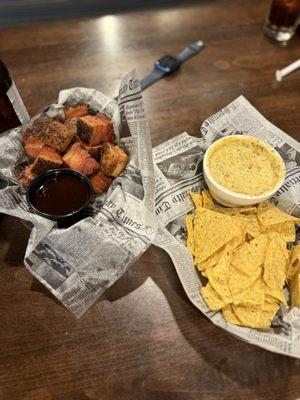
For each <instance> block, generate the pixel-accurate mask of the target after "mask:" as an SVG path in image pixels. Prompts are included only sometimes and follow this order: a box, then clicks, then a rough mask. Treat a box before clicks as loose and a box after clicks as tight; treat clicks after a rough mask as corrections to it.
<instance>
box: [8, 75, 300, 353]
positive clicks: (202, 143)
mask: <svg viewBox="0 0 300 400" xmlns="http://www.w3.org/2000/svg"><path fill="white" fill-rule="evenodd" d="M68 101H72V102H86V103H88V104H89V105H90V106H91V107H92V108H94V109H96V110H97V111H99V112H105V113H106V114H107V115H108V116H110V117H111V118H112V119H113V122H114V126H115V130H116V134H117V137H118V142H119V144H120V145H121V146H123V147H124V148H125V150H126V151H127V152H128V153H129V155H130V161H129V163H128V165H127V167H126V169H125V171H124V173H123V174H122V175H121V176H119V177H118V178H117V179H115V181H114V182H113V184H112V185H111V186H110V188H109V190H108V192H107V193H105V194H103V195H101V196H98V197H97V199H96V201H95V202H94V203H93V206H92V213H91V216H90V217H87V218H85V219H83V220H81V221H80V222H78V223H76V224H75V225H73V226H71V227H70V228H68V229H57V228H56V225H55V223H54V222H52V221H49V220H46V219H44V218H41V217H40V216H38V215H36V214H34V213H32V212H31V211H30V209H29V207H28V205H27V202H26V200H25V191H24V189H23V188H22V187H21V186H20V185H19V184H18V182H17V180H16V176H17V173H18V172H20V171H19V170H18V168H19V167H20V165H23V164H24V162H26V157H25V156H24V150H23V147H22V141H21V134H22V132H21V129H20V128H17V129H14V130H12V131H10V132H7V133H5V134H3V135H2V136H1V137H0V174H2V176H4V178H5V179H8V185H6V184H5V179H4V180H1V179H0V212H2V213H6V214H10V215H13V216H16V217H19V218H21V219H24V220H27V221H30V222H31V223H32V224H33V229H32V231H31V235H30V239H29V242H28V246H27V249H26V254H25V260H24V263H25V265H26V267H27V268H28V269H29V271H30V272H31V273H32V274H33V275H34V276H35V277H36V278H37V279H38V280H39V281H41V282H42V283H43V284H44V285H45V286H46V287H47V288H48V289H49V290H50V291H51V292H52V293H53V294H54V296H56V297H57V298H58V299H59V300H60V301H61V302H62V303H63V304H64V305H65V306H66V307H67V308H68V309H69V310H70V311H71V312H72V313H73V314H74V315H75V316H76V317H78V318H79V317H80V316H81V315H82V314H83V313H84V312H85V311H86V310H87V309H88V308H89V307H90V306H91V305H92V304H93V303H94V302H95V301H96V300H97V299H98V298H99V296H100V295H101V294H102V293H103V292H104V291H105V290H106V289H107V288H108V287H110V286H111V285H112V284H113V283H114V282H115V281H116V280H117V279H118V278H119V277H120V276H121V275H122V274H123V273H124V272H125V271H126V270H127V269H128V268H129V267H130V265H132V264H133V263H134V262H135V260H136V259H137V258H139V257H140V256H141V255H142V253H143V252H144V251H145V250H146V249H147V248H148V247H149V246H150V245H151V243H154V244H156V245H157V246H159V247H161V248H163V249H164V250H165V251H167V253H168V254H169V255H170V257H171V259H172V261H173V263H174V266H175V269H176V271H177V274H178V276H179V279H180V281H181V283H182V285H183V287H184V290H185V292H186V294H187V296H188V297H189V299H190V301H191V302H192V303H193V304H194V305H195V306H196V307H197V308H198V309H199V310H200V311H201V312H202V313H203V314H204V315H206V316H207V317H208V318H209V319H210V320H211V321H212V322H213V323H214V324H215V325H217V326H219V327H221V328H223V329H224V330H226V331H227V332H228V333H230V334H232V335H234V336H235V337H238V338H239V339H242V340H244V341H246V342H248V343H252V344H255V345H258V346H260V347H263V348H265V349H267V350H270V351H273V352H277V353H281V354H285V355H289V356H293V357H298V358H300V309H297V308H293V309H291V310H288V309H286V308H285V307H282V308H281V309H280V311H279V313H278V314H277V316H276V318H275V320H274V321H273V323H272V328H271V329H270V330H269V331H265V332H262V331H258V330H255V329H248V328H245V327H239V326H235V325H232V324H229V323H227V322H226V321H225V320H224V319H223V316H222V314H221V313H220V312H212V311H210V310H209V309H208V308H207V306H206V304H205V302H204V300H203V299H202V297H201V295H200V293H199V288H200V285H201V282H200V279H199V275H198V272H197V271H196V269H195V267H194V264H193V259H192V256H191V255H190V253H189V252H188V250H187V249H186V247H185V244H184V235H185V223H184V220H185V215H186V214H187V213H188V212H190V211H192V210H193V209H194V206H193V204H192V202H191V201H190V199H189V196H188V193H189V192H190V191H194V192H199V191H201V190H202V189H203V188H205V182H204V178H203V173H202V160H203V155H204V152H205V150H206V149H207V148H208V146H209V145H210V144H211V143H212V142H213V141H215V140H217V139H218V138H221V137H223V136H227V135H233V134H236V133H245V134H248V135H254V136H257V137H260V138H261V139H263V140H265V141H266V142H268V143H270V144H271V145H272V146H273V147H275V148H276V150H277V151H278V152H279V153H280V154H281V156H282V157H283V159H284V161H285V164H286V168H287V175H286V179H285V182H284V184H283V185H282V187H281V188H280V189H279V190H278V191H277V193H276V194H275V195H274V196H273V198H272V199H271V201H272V202H274V203H275V204H276V205H278V206H279V207H280V208H282V209H283V210H285V211H287V212H289V213H293V215H296V216H300V145H299V143H298V142H297V141H296V140H294V139H292V138H291V137H289V136H288V135H287V134H285V133H284V132H283V131H281V130H280V129H278V128H276V127H275V126H274V125H272V124H271V123H270V122H269V121H267V120H266V119H265V118H264V117H263V116H262V115H261V114H260V113H259V112H258V111H257V110H256V109H255V108H254V107H253V106H251V104H250V103H249V102H248V101H247V100H246V99H245V98H244V97H242V96H241V97H239V98H238V99H236V100H235V101H233V102H232V103H231V104H229V105H228V106H227V107H225V108H223V109H222V110H221V111H219V112H217V113H216V114H215V115H213V116H212V117H210V118H208V119H207V120H206V121H205V122H204V123H203V125H202V127H201V133H202V136H201V137H200V138H196V137H192V136H190V135H188V134H187V133H186V132H184V133H182V134H180V135H178V136H176V137H175V138H172V139H170V140H169V141H167V142H164V143H162V144H161V145H159V146H157V147H156V148H155V149H154V150H153V158H152V148H151V141H150V134H149V128H148V122H147V118H146V115H145V110H144V104H143V100H142V96H141V89H140V85H139V81H138V78H137V75H136V73H135V71H133V72H131V73H129V74H128V75H126V76H125V77H124V78H123V80H122V83H121V86H120V91H119V101H118V104H117V103H116V102H115V101H113V100H111V99H109V98H107V97H106V96H104V95H102V94H101V93H100V92H98V91H96V90H93V89H83V88H74V89H69V90H64V91H62V92H60V95H59V99H58V104H54V105H51V106H50V107H48V108H47V109H46V112H47V114H48V115H50V116H54V115H62V112H63V104H64V103H65V102H68ZM153 160H154V164H153ZM22 163H23V164H22ZM154 177H155V179H154ZM154 183H155V184H154ZM157 221H159V222H158V225H159V226H158V227H157V226H156V223H157ZM298 233H299V232H298Z"/></svg>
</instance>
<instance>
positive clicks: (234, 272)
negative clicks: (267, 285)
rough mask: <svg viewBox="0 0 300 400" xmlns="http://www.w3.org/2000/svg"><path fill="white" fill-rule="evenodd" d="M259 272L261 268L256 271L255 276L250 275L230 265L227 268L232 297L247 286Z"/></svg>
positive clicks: (254, 279)
mask: <svg viewBox="0 0 300 400" xmlns="http://www.w3.org/2000/svg"><path fill="white" fill-rule="evenodd" d="M260 274H261V269H260V270H259V271H258V273H257V276H251V277H249V276H248V275H246V274H244V273H243V272H241V271H240V270H238V269H236V268H235V267H234V266H233V265H230V269H229V288H230V292H231V295H232V297H234V296H235V295H236V294H237V293H240V292H242V291H243V290H245V289H247V288H249V287H250V286H251V285H252V284H253V283H254V282H255V281H256V279H257V278H258V277H259V275H260Z"/></svg>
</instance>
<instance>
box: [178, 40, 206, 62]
mask: <svg viewBox="0 0 300 400" xmlns="http://www.w3.org/2000/svg"><path fill="white" fill-rule="evenodd" d="M203 47H204V43H203V42H202V40H198V42H196V43H193V44H191V45H189V46H188V47H186V48H185V49H184V50H183V51H182V52H181V53H179V54H178V56H177V58H179V60H180V61H181V62H184V61H186V60H188V59H189V58H190V57H192V56H194V55H196V54H198V53H199V51H200V50H201V49H202V48H203Z"/></svg>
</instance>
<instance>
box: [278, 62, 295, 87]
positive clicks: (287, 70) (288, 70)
mask: <svg viewBox="0 0 300 400" xmlns="http://www.w3.org/2000/svg"><path fill="white" fill-rule="evenodd" d="M298 68H300V59H299V60H297V61H294V62H293V63H292V64H290V65H288V66H287V67H285V68H283V69H281V70H277V71H276V74H275V77H276V80H277V81H278V82H281V81H282V78H283V77H284V76H286V75H288V74H290V73H291V72H293V71H296V69H298Z"/></svg>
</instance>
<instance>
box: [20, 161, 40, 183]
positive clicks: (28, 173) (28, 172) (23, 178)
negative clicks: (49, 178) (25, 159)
mask: <svg viewBox="0 0 300 400" xmlns="http://www.w3.org/2000/svg"><path fill="white" fill-rule="evenodd" d="M32 166H33V164H30V165H27V167H25V169H24V170H23V171H22V173H21V175H20V176H19V182H20V183H21V184H22V185H24V186H27V185H29V183H30V182H31V181H32V180H33V179H34V178H35V177H36V176H37V174H35V173H34V172H32Z"/></svg>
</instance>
